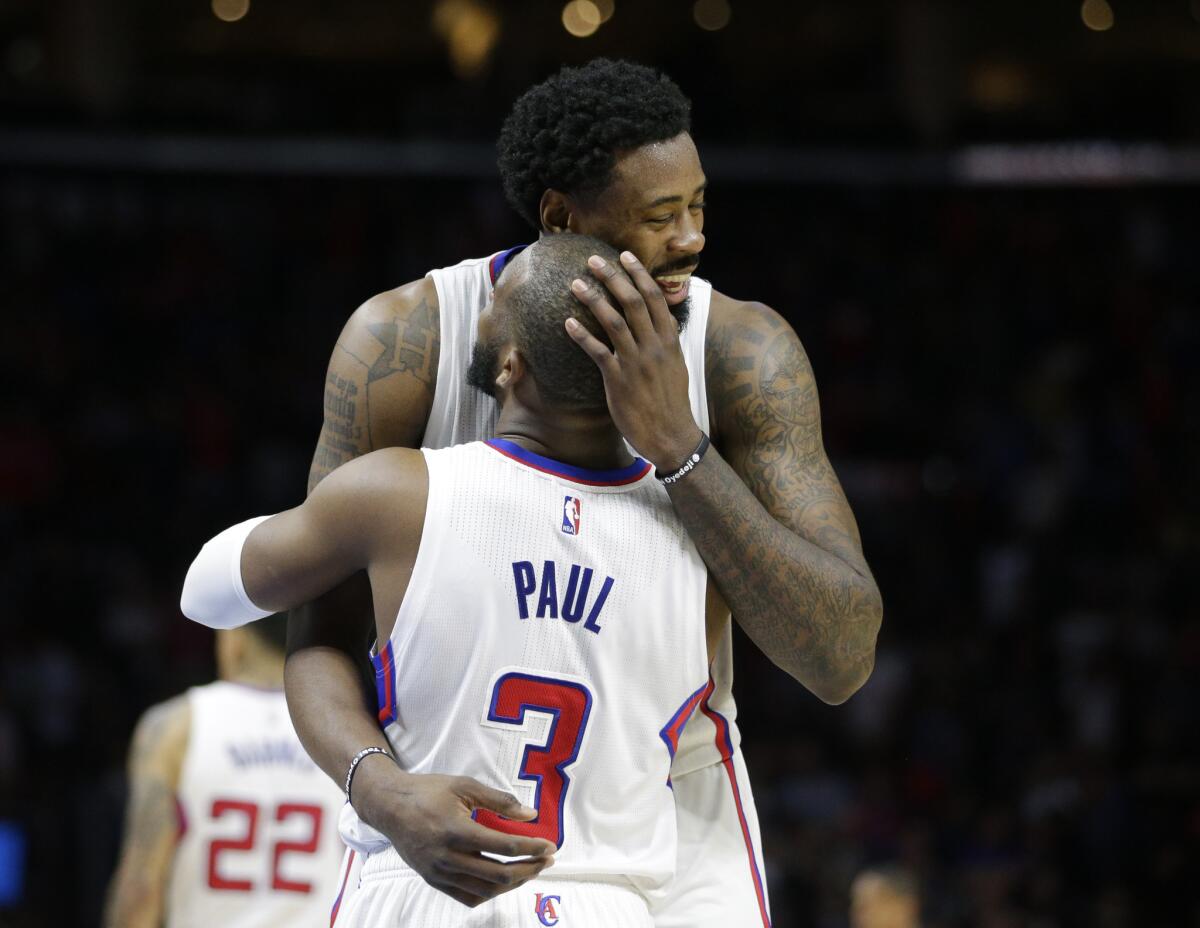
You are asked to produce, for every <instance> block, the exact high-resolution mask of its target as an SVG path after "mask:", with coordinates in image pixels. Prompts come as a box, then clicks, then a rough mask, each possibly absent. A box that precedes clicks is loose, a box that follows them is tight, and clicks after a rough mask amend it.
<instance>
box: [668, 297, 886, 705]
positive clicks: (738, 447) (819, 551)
mask: <svg viewBox="0 0 1200 928" xmlns="http://www.w3.org/2000/svg"><path fill="white" fill-rule="evenodd" d="M705 367H706V380H707V387H708V396H709V406H710V409H711V411H712V415H711V419H712V421H713V423H714V437H715V439H716V440H717V442H718V443H719V445H720V448H721V452H722V453H721V454H714V453H713V452H711V451H710V452H709V454H708V455H706V456H705V461H704V466H701V467H698V468H697V469H696V471H695V472H694V473H693V474H691V475H689V476H688V478H687V479H686V480H681V481H680V482H679V483H677V484H674V485H673V486H672V487H671V491H670V492H671V498H672V500H673V502H674V503H675V508H676V511H678V512H679V514H680V517H681V519H682V520H683V522H684V523H685V524H686V525H687V526H688V530H689V532H690V533H691V535H692V538H693V540H694V541H695V543H696V546H697V548H698V549H699V550H700V552H701V554H702V555H703V557H704V560H705V563H706V564H707V565H708V567H709V570H710V571H712V573H713V576H714V577H715V579H716V582H717V585H718V586H719V587H720V589H721V592H722V593H723V594H724V596H725V599H726V601H727V602H728V603H729V604H730V606H731V607H732V610H733V615H734V617H735V618H736V619H737V621H738V624H739V625H741V626H742V628H743V629H744V630H745V631H746V633H747V634H748V635H749V636H750V637H751V639H753V641H754V642H755V644H757V645H758V646H759V647H760V648H761V649H762V650H763V652H764V653H765V654H766V655H767V656H768V657H770V658H771V659H772V660H773V661H774V662H775V663H776V664H778V665H779V666H780V667H782V668H783V669H784V670H786V671H787V672H788V673H790V674H791V675H792V676H794V677H795V678H796V679H797V680H799V681H800V682H801V683H803V684H804V685H805V686H807V687H808V688H809V689H810V690H812V691H813V692H814V693H815V694H816V695H817V696H819V697H820V698H821V699H823V700H825V701H826V702H830V703H839V702H843V701H845V700H846V699H848V698H849V697H850V696H851V695H853V693H854V692H855V691H856V690H858V688H859V687H861V686H862V684H863V683H864V682H866V679H867V677H868V676H870V673H871V669H872V668H873V666H874V661H875V639H876V636H877V635H878V633H879V626H880V622H881V619H882V615H883V604H882V600H881V598H880V595H879V589H878V587H877V586H876V585H875V581H874V579H873V578H872V576H871V572H870V569H869V568H868V567H867V562H866V559H865V558H864V557H863V552H862V541H861V539H860V537H859V534H858V526H857V524H856V523H855V521H854V514H853V513H852V512H851V511H850V505H849V503H848V502H847V501H846V497H845V494H844V493H843V492H842V487H841V484H840V483H839V482H838V479H837V475H836V474H835V473H834V472H833V467H832V466H831V465H830V463H829V459H828V457H827V456H826V454H825V446H824V442H823V440H822V437H821V411H820V404H819V402H818V399H817V385H816V381H815V380H814V379H813V373H812V368H811V366H810V365H809V362H808V356H807V355H806V354H805V353H804V348H803V346H802V345H801V344H800V340H799V339H798V338H797V337H796V333H795V332H793V331H792V329H791V327H790V326H788V324H787V323H786V322H784V321H783V319H781V318H780V317H779V315H778V314H776V313H775V312H774V311H773V310H771V309H769V308H768V307H766V306H763V305H762V304H759V303H738V302H736V301H733V300H731V299H729V298H728V297H725V296H722V295H720V294H717V293H714V294H713V307H712V312H711V315H710V322H709V330H708V339H707V347H706V364H705Z"/></svg>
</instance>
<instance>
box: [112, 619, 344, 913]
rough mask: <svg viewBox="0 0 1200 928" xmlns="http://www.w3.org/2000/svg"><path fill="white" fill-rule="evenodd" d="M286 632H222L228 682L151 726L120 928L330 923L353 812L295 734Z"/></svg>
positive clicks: (125, 850)
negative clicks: (341, 824) (346, 816)
mask: <svg viewBox="0 0 1200 928" xmlns="http://www.w3.org/2000/svg"><path fill="white" fill-rule="evenodd" d="M286 628H287V619H286V617H285V616H283V615H273V616H270V617H269V618H265V619H263V620H262V621H260V622H256V623H254V624H253V625H250V626H248V627H247V628H244V629H231V630H228V631H220V632H218V633H217V675H218V677H219V680H218V681H217V682H215V683H210V684H208V685H207V686H199V687H194V688H193V689H190V690H188V691H187V692H186V693H184V694H182V695H180V696H176V697H175V698H174V699H170V700H168V701H167V702H164V703H161V704H159V705H157V706H153V707H151V708H150V709H148V710H147V711H146V713H145V715H143V716H142V719H141V721H140V722H139V723H138V726H137V730H136V731H135V732H134V736H133V744H132V747H131V748H130V752H129V790H130V792H129V804H128V811H127V821H126V827H125V838H124V842H123V845H122V848H121V857H120V862H119V864H118V867H117V872H116V874H115V875H114V876H113V880H112V884H111V886H110V888H109V903H108V908H107V912H106V915H105V924H106V925H110V926H113V928H141V926H145V928H158V926H159V925H163V924H166V925H168V926H171V928H186V926H210V925H221V926H223V928H253V926H259V925H261V926H264V928H265V926H273V925H299V926H305V925H308V926H317V925H327V924H328V923H329V907H330V905H331V904H332V903H333V901H334V898H335V896H336V894H337V881H338V876H339V872H338V870H339V863H340V861H341V858H342V851H343V846H342V842H341V841H340V840H339V838H338V835H337V817H338V812H339V811H340V809H341V807H342V802H343V799H342V795H341V793H340V792H339V791H338V789H337V787H335V786H334V785H333V784H332V783H330V782H329V779H328V778H327V777H326V776H325V775H324V774H323V773H322V772H321V771H320V770H319V769H318V768H317V767H316V766H315V765H314V764H313V763H312V761H311V760H309V758H308V755H307V754H305V753H304V749H303V748H302V747H301V745H300V741H299V739H297V737H296V734H295V732H294V731H293V730H292V727H291V725H290V723H289V721H288V715H287V705H286V703H285V701H284V696H283V688H282V687H283V648H284V637H285V634H286Z"/></svg>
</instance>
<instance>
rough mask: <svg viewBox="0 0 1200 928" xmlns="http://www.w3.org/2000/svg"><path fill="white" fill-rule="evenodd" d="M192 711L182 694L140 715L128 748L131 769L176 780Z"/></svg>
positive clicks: (185, 749)
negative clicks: (151, 772)
mask: <svg viewBox="0 0 1200 928" xmlns="http://www.w3.org/2000/svg"><path fill="white" fill-rule="evenodd" d="M191 725H192V711H191V706H190V704H189V703H188V699H187V696H186V695H179V696H175V697H173V698H171V699H168V700H167V701H166V702H160V703H158V704H156V705H153V706H151V707H150V708H149V709H147V710H146V711H145V712H143V713H142V717H141V718H140V719H138V723H137V726H136V727H135V728H134V730H133V742H132V744H131V746H130V749H129V762H130V765H131V767H133V768H135V769H136V770H139V771H141V772H147V771H153V772H154V773H155V774H157V775H159V776H162V777H164V778H165V779H167V780H169V781H170V782H172V783H175V782H177V781H178V779H179V772H180V770H181V769H182V766H183V756H184V754H185V753H186V752H187V743H188V736H189V734H190V732H191Z"/></svg>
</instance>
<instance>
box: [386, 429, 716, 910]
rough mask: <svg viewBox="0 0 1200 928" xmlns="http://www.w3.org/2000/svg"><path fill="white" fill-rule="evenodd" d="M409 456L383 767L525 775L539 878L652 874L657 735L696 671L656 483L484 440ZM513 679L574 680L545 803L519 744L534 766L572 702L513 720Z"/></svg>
mask: <svg viewBox="0 0 1200 928" xmlns="http://www.w3.org/2000/svg"><path fill="white" fill-rule="evenodd" d="M424 453H425V455H426V461H427V464H428V472H429V498H428V504H427V509H426V515H425V524H424V529H423V532H422V536H421V546H420V551H419V553H418V556H417V561H416V564H415V565H414V568H413V574H412V578H411V580H410V582H409V586H408V591H407V593H406V595H405V598H404V602H403V604H402V606H401V608H400V611H399V614H398V616H397V619H396V624H395V627H394V629H393V632H392V635H391V638H390V640H389V642H387V643H386V644H385V647H390V649H391V654H390V658H391V660H390V665H391V667H392V668H393V678H392V679H390V680H389V681H388V683H389V684H390V689H389V687H388V686H385V687H383V689H384V690H386V691H389V692H394V694H395V695H394V700H395V721H394V722H393V723H391V724H389V725H388V726H387V728H386V733H387V736H388V740H389V742H390V743H391V745H392V747H393V750H394V751H395V754H396V757H397V759H398V761H399V763H400V765H401V766H402V767H403V768H404V769H405V770H409V771H411V772H413V773H445V774H458V775H466V776H471V777H474V778H476V779H478V780H480V781H482V782H483V783H486V784H488V785H490V786H494V787H496V788H498V789H503V790H505V791H509V792H512V793H514V794H515V795H516V796H517V798H518V799H520V800H521V801H522V802H524V803H526V804H527V805H537V799H536V798H535V790H537V789H540V790H541V791H542V792H543V794H544V795H542V800H543V801H542V804H541V805H538V808H539V812H540V813H542V814H540V815H539V818H538V823H539V826H540V827H544V828H550V829H551V833H547V834H544V835H539V836H542V837H547V838H548V839H549V840H552V841H561V847H560V850H559V853H558V854H557V855H556V858H555V861H556V862H555V867H554V869H555V873H556V876H558V877H560V878H574V877H580V876H590V877H605V876H614V877H621V878H629V879H631V880H633V881H634V882H635V883H637V884H639V885H645V886H647V887H652V886H657V885H660V884H661V883H662V882H663V881H664V880H666V879H667V878H669V877H670V875H671V873H672V871H673V868H674V864H675V827H676V826H675V810H674V803H673V800H672V794H671V789H670V787H669V785H668V777H669V772H670V751H669V748H668V746H667V744H666V742H665V741H664V740H663V738H662V737H661V735H660V732H661V730H662V729H663V727H664V726H665V725H666V724H667V723H668V722H669V721H670V720H671V718H672V716H673V715H674V714H675V713H676V711H677V710H678V708H679V707H680V705H682V704H683V703H684V702H686V701H687V699H688V697H689V696H690V695H691V694H692V693H694V692H695V691H696V689H697V687H700V686H703V685H704V683H705V680H706V677H707V657H706V653H705V643H704V593H705V587H706V584H707V573H706V571H705V569H704V565H703V562H702V561H701V560H700V558H699V555H698V554H697V553H696V549H695V547H694V545H693V544H692V542H691V540H690V539H689V538H688V537H687V534H686V532H684V530H683V528H682V526H681V525H680V524H679V522H678V520H677V519H676V517H675V516H674V513H673V510H672V508H671V505H670V500H669V499H668V498H667V495H666V492H665V490H664V489H663V488H662V486H661V485H660V484H659V483H658V481H657V480H655V479H654V477H653V474H652V472H650V471H649V470H648V465H647V466H646V468H647V473H646V474H645V475H644V476H642V477H640V478H636V479H633V480H632V481H631V482H628V483H625V484H623V485H617V486H587V485H583V484H580V483H577V482H574V481H573V480H571V479H568V478H566V477H564V476H561V475H556V474H548V473H544V472H542V471H540V470H537V469H535V467H533V466H530V465H529V464H527V463H522V462H520V461H516V460H512V459H511V458H509V457H508V456H506V455H505V454H504V453H502V452H501V451H499V450H497V449H496V448H494V447H491V446H489V445H486V444H483V443H473V444H470V445H464V446H459V447H457V448H449V449H443V450H438V451H434V450H426V451H425V452H424ZM568 498H569V499H570V500H572V501H577V502H578V508H577V509H576V508H575V503H574V502H570V503H567V505H569V506H570V507H571V511H572V512H577V513H578V522H577V524H576V523H575V522H572V523H571V526H570V527H571V530H572V531H571V533H568V532H566V531H564V520H565V516H564V504H565V503H566V501H567V500H568ZM589 571H590V575H589V573H588V572H589ZM551 572H553V577H554V583H553V588H551V585H550V583H549V581H548V577H549V576H550V574H551ZM572 577H574V578H575V579H574V582H573V585H574V596H573V597H572V596H571V595H570V593H569V588H570V587H571V586H572V580H571V578H572ZM609 578H611V581H610V579H609ZM519 584H520V585H523V586H524V587H526V588H527V589H528V590H529V592H528V593H527V594H525V595H524V596H522V594H521V592H520V590H521V586H519ZM585 586H586V591H585ZM543 594H544V595H545V598H544V600H543ZM522 604H524V605H523V606H522ZM601 604H602V605H601ZM570 606H574V607H575V609H574V612H575V615H574V617H573V620H568V617H567V610H568V608H569V607H570ZM522 608H524V611H525V613H526V615H527V617H525V618H522V615H521V612H522ZM383 663H384V665H386V664H387V662H383ZM516 677H519V678H520V679H521V680H522V681H530V680H532V681H534V682H533V683H532V684H529V685H530V686H531V687H534V688H536V687H537V686H541V685H543V684H539V683H537V681H544V685H545V686H547V687H549V688H550V689H551V690H555V691H556V692H557V690H556V689H555V688H557V687H565V688H566V689H567V690H569V691H570V693H569V695H570V694H573V693H577V692H586V699H587V702H588V706H589V708H588V710H587V713H586V722H585V723H584V724H582V725H580V726H576V728H577V731H576V730H568V729H567V728H565V727H564V728H563V734H561V737H565V738H567V740H568V741H571V739H575V738H576V737H577V741H574V747H572V748H571V749H570V750H567V751H565V752H564V753H561V754H558V753H556V754H555V755H554V763H555V764H556V765H558V764H561V768H559V769H561V771H562V772H564V773H565V774H566V779H565V788H563V790H562V796H563V798H562V800H561V802H560V803H558V804H557V806H556V805H555V804H554V803H552V802H551V803H549V805H548V804H547V797H549V796H552V795H554V791H555V790H557V789H558V788H559V787H560V786H563V785H564V781H562V780H557V778H556V774H554V773H552V772H549V771H544V776H543V779H542V781H541V783H540V786H538V785H537V783H536V782H535V781H534V780H533V779H532V776H533V775H534V774H535V773H536V770H535V766H531V765H530V764H529V763H528V758H527V756H526V755H527V751H532V752H533V754H534V757H533V764H534V765H536V763H537V755H538V754H539V753H540V750H541V748H542V746H544V745H546V744H547V742H548V741H549V740H550V738H551V731H552V729H551V726H552V724H553V725H555V726H567V725H569V724H570V721H569V720H570V718H571V717H572V716H571V710H569V709H567V708H563V707H562V706H557V705H553V706H552V705H549V704H546V705H545V706H543V707H542V708H537V707H536V703H534V705H533V706H531V707H530V708H529V710H528V711H527V712H525V714H524V715H523V717H522V718H521V719H520V720H518V721H512V720H511V719H513V718H514V715H513V713H512V712H511V711H509V712H508V715H507V716H505V714H504V712H503V711H502V710H500V709H498V708H497V707H498V706H500V705H501V704H502V702H503V688H504V687H505V686H508V685H509V684H508V683H506V682H504V681H505V680H508V679H510V678H516ZM512 685H514V686H515V685H516V684H512ZM525 685H526V684H525V683H521V686H525ZM498 694H499V695H498ZM572 698H574V696H572ZM498 699H500V700H501V701H500V702H498V701H497V700H498ZM560 710H561V711H560ZM554 731H556V732H557V731H558V729H557V728H555V729H554ZM556 737H559V736H558V735H556ZM567 755H570V756H569V757H568V756H567ZM555 823H556V824H557V829H556V833H555V828H554V827H552V826H553V825H554V824H555ZM489 824H491V823H489ZM493 827H496V826H495V825H493ZM388 855H390V859H389V857H388ZM399 865H400V864H399V862H398V857H397V856H396V855H395V852H394V851H388V852H384V853H383V854H381V855H372V857H371V859H369V860H368V861H367V862H366V863H365V864H364V866H363V874H364V878H365V877H366V876H367V875H368V874H369V873H371V872H372V871H373V870H374V869H375V867H396V866H399Z"/></svg>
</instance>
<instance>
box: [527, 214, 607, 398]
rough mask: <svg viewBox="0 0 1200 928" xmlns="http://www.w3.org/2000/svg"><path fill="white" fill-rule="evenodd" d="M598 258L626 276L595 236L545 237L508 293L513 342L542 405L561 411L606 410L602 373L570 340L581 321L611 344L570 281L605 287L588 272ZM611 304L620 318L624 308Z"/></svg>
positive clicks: (532, 249) (531, 249)
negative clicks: (573, 324) (571, 323)
mask: <svg viewBox="0 0 1200 928" xmlns="http://www.w3.org/2000/svg"><path fill="white" fill-rule="evenodd" d="M592 255H599V256H600V257H601V258H603V259H604V260H605V261H607V262H608V263H609V264H610V265H612V266H613V267H615V268H616V269H617V273H620V274H624V273H625V271H624V269H623V268H622V267H621V261H620V256H619V254H618V253H617V250H616V249H615V248H613V247H612V246H611V245H609V244H607V243H606V242H602V241H600V240H599V239H597V238H592V237H591V236H590V235H579V234H576V233H571V232H562V233H558V234H556V235H543V236H542V237H541V238H540V239H538V241H537V242H535V243H534V244H533V245H531V246H530V247H529V249H528V251H527V252H526V254H525V255H523V256H522V257H523V258H524V259H525V260H523V261H521V262H520V264H519V265H518V266H514V265H513V264H510V265H509V266H508V267H507V268H505V273H506V274H508V273H513V272H523V273H522V276H521V277H520V278H518V279H516V280H514V281H513V283H512V284H511V286H510V287H508V288H507V290H506V293H505V301H506V311H507V320H508V327H509V331H508V333H507V334H508V336H509V337H510V338H511V339H512V341H513V343H514V344H515V345H516V347H517V349H518V350H519V351H520V352H521V354H522V356H523V357H524V358H525V363H526V364H527V365H528V367H529V371H530V373H531V374H532V376H533V380H534V383H536V384H537V388H538V394H539V395H540V396H541V398H542V401H543V402H545V403H547V404H548V405H551V406H557V407H559V408H562V409H602V408H604V407H605V405H606V400H605V396H604V380H603V378H602V377H601V376H600V368H598V367H597V366H596V365H595V363H594V362H593V361H592V359H591V358H589V357H588V356H587V355H586V354H585V353H584V351H583V349H582V348H580V347H579V345H577V344H576V343H575V342H574V341H573V340H572V339H571V336H569V335H568V334H567V331H566V321H567V319H569V318H573V319H576V320H578V321H579V322H580V323H581V324H582V325H583V326H584V327H586V328H587V330H588V331H589V332H591V333H592V334H593V335H595V336H596V337H597V338H599V339H600V340H601V341H602V342H604V343H605V344H606V345H608V346H609V347H611V346H612V343H611V342H610V341H609V338H608V335H607V334H606V333H605V332H604V330H603V329H602V328H601V326H600V323H599V322H598V321H596V317H595V316H593V315H592V312H591V310H590V309H588V308H587V307H586V306H584V305H583V304H582V303H580V302H579V300H577V299H576V298H575V296H574V295H573V294H572V292H571V281H573V280H575V278H577V277H578V278H581V279H582V280H585V281H588V282H589V283H590V284H591V285H593V286H600V284H598V283H597V282H596V281H595V280H594V279H593V278H592V276H591V273H590V271H589V270H588V264H587V261H588V258H589V257H591V256H592ZM609 302H610V304H614V307H615V308H616V309H617V311H618V312H620V311H621V310H620V306H619V304H616V301H614V300H610V301H609Z"/></svg>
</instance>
